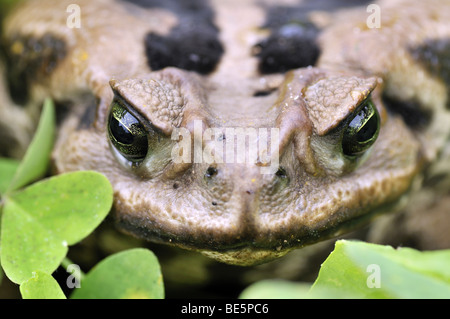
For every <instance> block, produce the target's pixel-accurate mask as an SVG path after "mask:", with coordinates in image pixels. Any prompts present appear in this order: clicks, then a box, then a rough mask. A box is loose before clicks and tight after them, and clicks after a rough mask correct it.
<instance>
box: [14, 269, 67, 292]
mask: <svg viewBox="0 0 450 319" xmlns="http://www.w3.org/2000/svg"><path fill="white" fill-rule="evenodd" d="M20 293H21V294H22V297H23V298H24V299H66V296H65V295H64V292H63V291H62V290H61V288H60V287H59V285H58V282H57V281H56V280H55V279H54V278H53V277H52V276H51V275H49V274H47V273H45V272H41V271H36V272H34V273H33V276H32V277H31V278H30V279H28V280H27V281H25V282H24V283H22V285H20Z"/></svg>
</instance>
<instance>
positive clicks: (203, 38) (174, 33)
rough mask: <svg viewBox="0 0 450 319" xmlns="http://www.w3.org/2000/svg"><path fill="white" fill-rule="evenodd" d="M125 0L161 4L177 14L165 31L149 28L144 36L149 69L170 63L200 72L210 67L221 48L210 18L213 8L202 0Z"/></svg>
mask: <svg viewBox="0 0 450 319" xmlns="http://www.w3.org/2000/svg"><path fill="white" fill-rule="evenodd" d="M127 1H128V2H131V3H133V4H135V5H139V6H141V7H144V8H155V7H158V8H164V9H167V10H170V11H172V12H173V13H175V14H176V15H177V16H178V18H179V23H178V25H177V26H175V27H174V28H173V29H172V30H171V31H170V34H169V35H167V36H162V35H159V34H156V33H154V32H150V33H149V34H148V35H147V36H146V38H145V48H146V54H147V58H148V64H149V66H150V68H151V69H152V70H155V71H156V70H161V69H163V68H165V67H169V66H173V67H177V68H180V69H183V70H188V71H195V72H198V73H200V74H208V73H211V72H213V71H214V69H215V68H216V66H217V64H218V63H219V61H220V59H221V57H222V55H223V52H224V49H223V46H222V44H221V43H220V41H219V30H218V28H217V27H216V26H215V25H214V22H213V21H214V12H213V10H212V9H211V8H210V6H209V5H208V3H207V1H206V0H189V1H175V0H166V1H156V0H127Z"/></svg>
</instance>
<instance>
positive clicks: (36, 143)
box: [7, 99, 55, 192]
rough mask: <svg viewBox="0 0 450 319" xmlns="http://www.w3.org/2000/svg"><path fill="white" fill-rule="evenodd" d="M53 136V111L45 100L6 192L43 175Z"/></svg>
mask: <svg viewBox="0 0 450 319" xmlns="http://www.w3.org/2000/svg"><path fill="white" fill-rule="evenodd" d="M54 134H55V109H54V105H53V102H52V101H51V100H50V99H47V100H46V101H45V103H44V107H43V110H42V114H41V119H40V121H39V126H38V128H37V130H36V133H35V136H34V138H33V141H32V142H31V144H30V146H29V147H28V149H27V152H26V153H25V156H24V158H23V159H22V162H21V163H20V165H19V167H18V168H17V171H16V174H15V175H14V178H13V179H12V181H11V183H10V184H9V187H8V189H7V192H12V191H14V190H17V189H19V188H21V187H23V186H26V185H27V184H29V183H30V182H33V181H35V180H37V179H38V178H40V177H42V176H44V175H45V173H46V172H47V168H48V163H49V159H50V152H51V150H52V147H53V142H54Z"/></svg>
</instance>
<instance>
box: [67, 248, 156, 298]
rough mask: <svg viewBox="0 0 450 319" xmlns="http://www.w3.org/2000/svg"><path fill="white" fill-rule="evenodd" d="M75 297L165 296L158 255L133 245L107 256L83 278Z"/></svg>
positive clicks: (73, 296)
mask: <svg viewBox="0 0 450 319" xmlns="http://www.w3.org/2000/svg"><path fill="white" fill-rule="evenodd" d="M82 283H83V285H82V286H81V288H80V289H76V290H75V291H74V293H73V295H72V298H74V299H162V298H164V285H163V280H162V275H161V270H160V267H159V263H158V260H157V259H156V257H155V255H154V254H153V253H152V252H150V251H149V250H147V249H141V248H136V249H131V250H128V251H125V252H120V253H117V254H115V255H113V256H110V257H107V258H106V259H104V260H103V261H101V262H100V263H99V264H98V265H97V266H95V267H94V268H93V269H92V270H91V271H90V272H89V273H88V274H87V275H86V277H85V278H84V279H83V281H82Z"/></svg>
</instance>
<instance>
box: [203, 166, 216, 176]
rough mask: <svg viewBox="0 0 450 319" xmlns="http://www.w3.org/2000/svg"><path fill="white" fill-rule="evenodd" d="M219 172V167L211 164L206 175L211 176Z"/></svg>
mask: <svg viewBox="0 0 450 319" xmlns="http://www.w3.org/2000/svg"><path fill="white" fill-rule="evenodd" d="M217 173H218V170H217V168H215V167H212V166H210V167H208V169H207V170H206V173H205V177H207V178H211V177H214V176H216V175H217Z"/></svg>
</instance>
